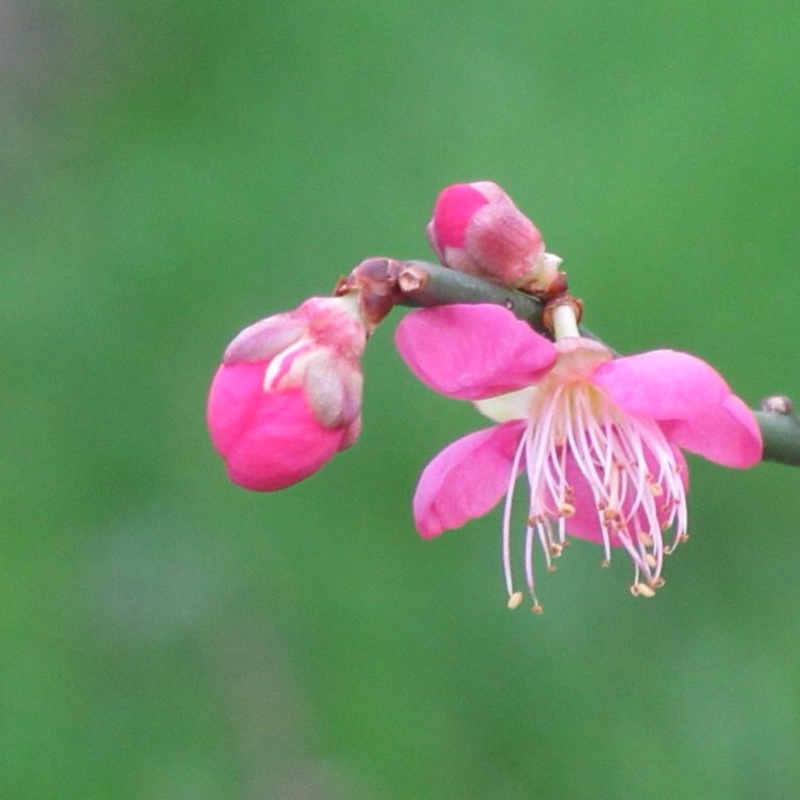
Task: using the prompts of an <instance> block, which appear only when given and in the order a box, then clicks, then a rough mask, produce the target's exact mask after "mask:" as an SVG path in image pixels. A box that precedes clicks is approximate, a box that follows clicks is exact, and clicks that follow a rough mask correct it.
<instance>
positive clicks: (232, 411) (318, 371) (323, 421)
mask: <svg viewBox="0 0 800 800" xmlns="http://www.w3.org/2000/svg"><path fill="white" fill-rule="evenodd" d="M367 328H368V326H367V324H366V323H365V321H364V319H363V318H362V316H361V312H360V310H359V302H358V296H357V293H351V294H346V295H344V296H341V297H312V298H310V299H309V300H306V301H305V302H304V303H303V304H302V305H301V306H299V307H298V308H297V309H295V310H294V311H290V312H288V313H284V314H276V315H274V316H272V317H268V318H267V319H264V320H261V321H260V322H256V323H255V324H254V325H251V326H250V327H248V328H245V330H243V331H242V332H241V333H240V334H239V335H238V336H237V337H236V338H235V339H234V340H233V341H232V342H231V344H230V345H229V346H228V348H227V349H226V351H225V355H224V357H223V363H222V366H220V368H219V369H218V370H217V373H216V375H215V376H214V380H213V382H212V384H211V391H210V393H209V397H208V411H207V419H208V429H209V433H210V435H211V441H212V442H213V444H214V446H215V447H216V449H217V450H218V451H219V453H220V455H221V456H222V457H223V458H224V459H225V463H226V466H227V468H228V475H229V477H230V479H231V480H232V481H233V482H234V483H236V484H238V485H240V486H243V487H244V488H246V489H253V490H255V491H274V490H276V489H283V488H285V487H287V486H290V485H292V484H294V483H297V482H298V481H301V480H303V479H304V478H307V477H308V476H309V475H312V474H313V473H314V472H316V471H317V470H318V469H319V468H320V467H322V466H323V465H324V464H325V463H326V462H327V461H329V460H330V459H331V458H332V457H333V456H334V455H335V454H336V453H337V452H338V451H340V450H344V449H345V448H347V447H349V446H350V445H352V444H353V443H354V442H355V440H356V439H357V438H358V434H359V431H360V429H361V394H362V383H363V377H362V372H361V366H360V359H361V355H362V354H363V352H364V346H365V343H366V339H367Z"/></svg>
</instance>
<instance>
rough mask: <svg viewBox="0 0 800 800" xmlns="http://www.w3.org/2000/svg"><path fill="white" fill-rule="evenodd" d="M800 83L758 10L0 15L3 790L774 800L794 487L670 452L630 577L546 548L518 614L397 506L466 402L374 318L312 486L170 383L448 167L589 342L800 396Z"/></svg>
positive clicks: (144, 7) (383, 226) (12, 10)
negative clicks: (266, 470)
mask: <svg viewBox="0 0 800 800" xmlns="http://www.w3.org/2000/svg"><path fill="white" fill-rule="evenodd" d="M799 98H800V5H798V4H796V3H789V2H764V0H750V2H733V3H723V2H719V0H717V1H716V2H703V1H702V0H670V1H669V2H666V0H649V2H647V3H641V4H637V3H630V2H620V1H619V0H617V2H606V3H595V2H590V0H567V1H566V2H561V3H554V2H540V1H539V0H534V1H533V2H529V3H510V2H496V3H488V4H484V3H479V2H465V3H456V2H445V0H432V2H430V3H428V4H420V3H412V2H408V0H396V1H395V2H393V3H369V2H365V0H361V1H360V2H359V0H349V1H347V0H346V1H345V2H336V0H332V1H331V2H324V0H295V2H292V3H289V2H279V0H273V1H272V2H262V3H257V2H241V1H240V0H234V1H233V2H227V3H217V2H204V1H201V2H195V3H180V2H176V0H165V1H164V2H161V3H147V2H145V3H136V4H134V3H110V2H100V0H97V1H96V2H83V3H72V4H69V3H55V2H53V3H48V2H43V1H39V0H34V1H33V2H32V1H31V0H27V1H23V0H16V2H15V0H4V1H3V2H0V104H1V107H0V146H1V148H2V149H1V152H2V159H1V160H0V180H1V181H2V184H1V185H2V192H0V208H2V225H0V334H2V341H3V347H2V349H0V364H2V373H1V374H2V376H3V379H2V391H0V442H2V448H1V449H0V532H2V543H3V544H2V555H1V556H0V570H1V574H0V630H2V639H1V640H0V678H1V679H2V684H1V685H0V691H1V692H2V701H0V702H1V706H0V797H2V798H3V800H6V799H7V798H8V799H12V800H16V799H17V798H20V799H22V798H53V799H54V800H57V799H59V798H77V797H80V798H84V799H88V798H135V799H136V800H204V798H209V799H210V800H217V799H226V798H237V799H238V798H241V799H242V800H256V799H258V800H260V799H262V798H281V800H282V799H283V798H289V799H290V800H318V799H319V800H331V799H332V800H339V799H340V798H341V799H342V800H350V798H369V799H371V798H376V799H377V800H380V799H382V798H387V799H388V800H395V799H400V800H405V799H406V798H444V799H446V800H449V799H450V798H459V799H461V798H464V799H466V800H473V799H475V800H477V799H478V798H493V799H496V800H522V799H523V798H534V797H536V798H586V797H609V798H612V797H638V798H664V797H670V798H701V797H702V798H752V797H754V796H761V797H765V798H767V797H769V798H788V797H796V796H798V793H799V792H800V639H799V638H798V629H799V627H800V590H799V589H798V581H797V579H796V576H797V569H796V567H797V564H798V555H800V545H798V537H797V532H798V520H799V519H800V499H799V498H800V495H798V491H797V486H798V483H797V481H798V477H800V473H798V472H797V471H796V470H793V469H791V468H788V467H780V466H777V465H773V464H767V465H762V466H760V467H757V468H756V469H754V470H752V471H749V472H737V471H726V470H723V469H722V468H719V467H715V466H713V465H709V464H706V463H704V462H701V461H700V460H699V459H692V461H691V467H692V470H693V472H692V481H693V484H692V494H691V498H690V501H691V517H692V522H691V533H692V541H691V542H690V543H689V544H688V545H687V546H685V547H682V548H680V549H679V551H678V553H676V555H675V556H673V557H672V558H671V559H670V561H669V563H668V568H667V578H668V586H667V587H666V589H665V590H663V591H662V592H660V593H659V596H658V598H657V599H655V600H653V601H641V600H634V599H633V598H631V597H630V596H629V594H628V590H627V587H628V583H629V581H630V566H629V564H628V563H627V561H626V559H625V558H624V557H620V558H617V559H616V561H615V563H614V565H613V566H612V569H611V570H602V571H601V570H600V569H598V564H599V560H600V554H599V552H598V551H597V549H596V548H594V547H591V546H588V545H586V546H584V545H583V544H582V543H577V544H576V545H575V546H574V547H573V548H572V549H571V550H570V552H569V554H568V557H567V558H565V559H563V560H562V562H561V566H560V569H559V572H558V574H557V575H553V576H550V575H546V574H545V575H543V576H542V581H541V598H542V601H543V603H544V606H545V613H544V615H543V616H541V617H535V616H533V615H531V614H530V613H528V612H526V611H525V610H524V609H520V610H519V611H517V612H515V613H511V612H509V611H507V610H506V608H505V596H504V591H503V584H502V578H501V569H500V561H499V514H498V513H497V512H495V513H494V514H492V515H490V516H488V517H486V518H485V519H483V520H479V521H477V522H474V523H472V524H471V525H469V526H467V527H466V528H465V529H464V530H463V531H459V532H454V533H451V534H449V535H446V536H444V537H442V538H441V539H439V540H437V541H433V542H424V541H422V540H420V539H419V538H418V537H417V535H416V533H415V531H414V528H413V525H412V520H411V516H410V509H409V506H410V497H411V494H412V491H413V488H414V485H415V481H416V478H417V476H418V474H419V471H420V469H421V468H422V466H423V465H424V464H425V463H426V460H427V459H428V458H429V457H431V456H432V455H433V454H434V452H436V451H437V450H438V449H439V448H440V447H441V446H443V445H444V444H445V443H447V442H449V441H450V440H452V439H454V438H456V437H457V436H459V435H462V434H464V433H466V432H468V431H470V430H473V429H476V428H478V427H480V426H482V425H483V424H484V423H483V421H482V420H481V419H480V418H479V417H478V415H477V414H475V412H474V411H473V410H472V409H471V407H469V405H468V404H458V403H453V402H448V401H446V400H444V399H443V398H440V397H438V396H435V395H433V394H432V393H431V392H429V391H428V390H426V389H425V388H424V387H423V386H421V385H420V384H418V383H415V381H414V380H412V378H411V376H410V374H409V373H408V372H407V371H406V369H405V367H404V366H403V364H402V363H401V361H400V359H399V358H398V356H397V355H396V354H395V352H394V350H393V347H392V328H393V326H394V320H393V319H391V318H390V319H389V320H388V321H387V323H386V324H385V325H384V326H383V327H382V328H381V329H379V330H378V331H377V333H376V335H375V336H374V338H373V340H372V342H371V344H370V347H369V349H368V352H367V356H366V364H365V368H366V373H367V384H366V397H365V408H364V433H363V436H362V441H361V442H360V444H359V446H358V447H356V448H354V449H353V450H350V451H348V452H347V453H345V454H344V455H342V456H340V457H337V458H336V459H335V460H334V461H333V462H332V463H331V465H330V466H329V467H328V468H326V469H325V470H323V471H322V472H321V473H319V474H318V475H316V476H314V477H313V478H312V479H310V480H309V481H308V482H306V483H304V484H301V485H299V486H296V487H293V488H292V489H290V490H287V491H285V492H283V493H279V494H275V495H257V494H249V493H247V492H244V491H242V490H240V489H237V488H236V487H233V486H231V485H230V484H229V483H228V482H227V480H226V478H225V475H224V470H223V466H222V463H221V461H220V460H219V459H218V458H217V456H216V454H215V453H214V452H213V451H212V449H211V447H210V445H209V443H208V441H207V436H206V431H205V425H204V403H205V394H206V390H207V386H208V382H209V379H210V377H211V375H212V373H213V371H214V369H215V367H216V364H217V362H218V359H219V357H220V354H221V351H222V349H223V347H224V346H225V344H226V343H227V341H228V340H229V339H230V338H231V337H232V336H233V335H234V334H235V333H236V332H237V331H238V330H239V329H240V328H242V327H244V325H246V324H249V323H250V322H252V321H254V320H255V319H257V318H259V317H262V316H266V315H268V314H270V313H273V312H276V311H279V310H285V309H289V308H293V307H295V306H296V305H298V304H299V302H300V301H302V300H303V299H304V298H305V297H307V296H309V295H311V294H325V293H328V292H329V291H330V290H331V288H332V286H333V284H334V282H335V280H336V278H337V277H338V276H339V275H341V274H343V273H345V272H347V271H348V270H349V269H350V267H351V266H352V265H353V264H355V263H356V262H358V261H359V260H361V259H362V258H364V257H367V256H369V255H375V254H387V255H393V256H397V257H430V251H429V249H428V247H427V244H426V241H425V238H424V233H423V227H424V224H425V223H426V221H427V219H428V216H429V213H430V208H431V206H432V203H433V200H434V198H435V196H436V194H437V192H438V191H439V190H440V189H441V188H442V187H443V186H445V185H446V184H448V183H453V182H457V181H464V180H475V179H493V180H496V181H498V182H499V183H501V184H502V185H503V186H504V187H505V188H506V189H507V190H508V191H509V192H510V193H511V195H512V196H513V197H514V198H515V200H516V201H517V203H518V204H519V205H520V207H521V208H523V209H524V210H525V211H526V212H527V213H528V214H529V215H530V216H531V217H532V218H533V219H534V220H535V221H536V222H537V223H538V224H539V226H540V227H541V229H542V230H543V232H544V234H545V237H546V240H547V243H548V247H549V249H550V250H552V251H554V252H557V253H558V254H560V255H561V256H562V257H564V258H565V260H566V268H567V269H568V271H569V274H570V278H571V284H572V286H573V287H574V289H575V291H576V293H577V294H578V295H579V296H581V297H583V299H584V300H585V302H586V309H587V312H586V321H587V324H589V325H590V327H592V328H593V329H594V330H595V331H596V332H597V333H599V334H600V335H602V336H604V337H605V338H606V339H607V340H608V341H609V342H611V343H613V345H614V346H615V347H616V348H618V349H619V350H621V351H625V352H630V351H635V350H641V349H647V348H651V347H657V346H665V345H667V346H672V347H675V348H681V349H687V350H691V351H693V352H696V353H698V354H700V355H702V356H703V357H705V358H706V359H708V360H709V361H710V362H712V363H713V364H714V365H716V366H717V367H718V369H720V371H722V372H723V373H724V374H725V375H726V377H727V378H728V380H729V381H730V383H731V384H732V385H733V386H734V388H735V389H736V390H737V391H738V392H739V393H740V394H741V395H742V396H743V397H744V398H745V399H746V400H747V401H748V402H749V403H751V404H756V403H757V402H758V400H759V398H760V397H761V396H763V395H765V394H770V393H778V392H783V393H788V394H795V395H798V396H800V377H798V372H797V370H796V363H797V355H796V354H797V343H798V337H800V313H798V312H799V309H798V302H799V301H800V273H799V271H798V268H797V254H798V250H799V249H800V224H799V223H800V219H798V216H799V215H798V205H799V203H798V201H800V148H799V147H798V144H799V143H800V103H798V99H799Z"/></svg>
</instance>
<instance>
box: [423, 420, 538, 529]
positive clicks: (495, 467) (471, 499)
mask: <svg viewBox="0 0 800 800" xmlns="http://www.w3.org/2000/svg"><path fill="white" fill-rule="evenodd" d="M524 429H525V426H524V423H522V422H516V421H514V422H506V423H504V424H503V425H497V426H495V427H492V428H487V429H485V430H482V431H476V432H475V433H471V434H469V435H468V436H464V437H463V438H461V439H458V440H456V441H455V442H453V443H452V444H451V445H449V446H448V447H446V448H445V449H444V450H442V452H441V453H439V454H438V455H437V456H436V457H435V458H434V459H433V461H431V462H430V464H428V466H427V467H425V470H424V471H423V473H422V477H421V478H420V480H419V485H418V486H417V491H416V494H415V495H414V519H415V521H416V524H417V529H418V530H419V532H420V534H421V535H422V536H424V537H426V538H433V537H434V536H438V535H439V534H440V533H442V532H444V531H446V530H451V529H453V528H459V527H461V525H463V524H464V523H465V522H467V521H468V520H470V519H474V518H475V517H480V516H483V514H485V513H486V512H487V511H489V510H490V509H492V508H493V507H494V506H495V505H496V504H497V503H498V501H499V500H500V498H501V497H503V495H505V493H506V491H507V490H508V485H509V482H510V481H511V480H512V477H511V464H512V462H513V460H514V451H515V449H516V447H517V445H518V444H519V441H520V437H521V436H522V433H523V431H524Z"/></svg>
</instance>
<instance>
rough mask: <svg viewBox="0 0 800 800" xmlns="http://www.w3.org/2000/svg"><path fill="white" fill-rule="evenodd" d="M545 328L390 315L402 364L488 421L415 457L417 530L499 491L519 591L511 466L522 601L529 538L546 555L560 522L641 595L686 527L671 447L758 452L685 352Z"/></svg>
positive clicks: (736, 410)
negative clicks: (423, 461)
mask: <svg viewBox="0 0 800 800" xmlns="http://www.w3.org/2000/svg"><path fill="white" fill-rule="evenodd" d="M573 319H574V318H573ZM574 331H575V333H577V327H575V328H574ZM556 333H557V336H556V338H557V341H556V342H555V343H553V342H550V341H549V340H547V339H545V338H544V337H543V336H540V335H539V334H537V333H535V332H534V331H533V330H531V328H530V327H528V325H526V324H525V323H523V322H521V321H520V320H517V319H516V318H515V317H514V316H513V315H512V314H511V313H510V312H509V311H507V310H506V309H504V308H502V307H500V306H490V305H456V306H442V307H438V308H430V309H424V310H421V311H415V312H413V313H411V314H409V315H408V316H407V317H406V318H405V319H404V320H403V321H402V322H401V323H400V326H399V327H398V330H397V338H396V341H397V347H398V349H399V351H400V353H401V355H402V356H403V358H404V359H405V361H406V363H407V364H408V365H409V367H410V368H411V370H412V372H414V374H415V375H416V376H417V377H418V378H419V379H420V380H422V381H423V382H424V383H426V384H427V385H428V386H430V387H431V388H432V389H434V390H436V391H438V392H440V393H442V394H444V395H446V396H448V397H454V398H459V399H464V400H471V401H473V402H475V405H476V406H477V408H478V410H479V411H481V412H482V413H484V414H485V415H487V416H489V417H490V418H491V419H493V420H495V421H496V422H497V423H499V424H497V425H495V426H494V427H491V428H488V429H485V430H480V431H477V432H475V433H471V434H469V435H468V436H465V437H463V438H462V439H459V440H457V441H456V442H454V443H453V444H451V445H450V446H448V447H446V448H445V449H444V450H443V451H442V452H441V453H439V454H438V455H437V456H436V457H435V458H434V459H433V461H431V462H430V463H429V464H428V466H427V467H426V468H425V470H424V472H423V474H422V477H421V479H420V482H419V485H418V487H417V491H416V495H415V497H414V517H415V520H416V524H417V528H418V529H419V532H420V533H421V534H422V536H425V537H434V536H438V535H439V534H440V533H442V532H443V531H446V530H449V529H452V528H457V527H459V526H461V525H463V524H464V523H465V522H467V521H468V520H470V519H473V518H475V517H479V516H481V515H483V514H485V513H486V512H488V511H489V510H490V509H491V508H493V507H494V506H495V505H496V504H497V503H498V502H499V501H500V500H501V499H503V498H504V497H505V507H504V513H503V564H504V569H505V578H506V586H507V590H508V595H509V606H510V607H516V606H517V605H519V603H520V602H521V600H522V594H521V593H520V592H518V591H516V590H515V588H514V582H513V576H512V569H511V541H510V540H511V506H512V497H513V494H514V486H515V483H516V479H517V477H518V475H520V474H524V475H525V476H526V478H527V482H528V487H529V490H530V493H529V494H530V496H529V501H528V508H527V515H526V516H527V524H526V536H525V543H524V565H525V575H526V583H527V585H528V587H529V589H530V592H531V595H532V597H533V601H534V610H537V611H538V610H540V606H539V603H538V600H537V599H536V593H535V591H534V576H533V546H534V543H535V541H536V540H537V539H538V541H539V543H540V544H541V547H542V549H543V551H544V558H545V561H546V563H547V565H548V567H551V560H552V558H553V557H555V556H558V555H560V554H561V551H562V549H563V548H564V546H565V545H566V544H567V543H568V540H567V538H566V536H567V534H569V535H571V536H576V537H579V538H583V539H588V540H590V541H594V542H597V543H599V544H601V545H602V547H603V550H604V561H605V562H606V563H607V562H608V561H609V560H610V558H611V550H612V548H613V547H623V548H624V549H625V550H626V551H627V552H628V554H629V556H630V557H631V559H632V561H633V563H634V566H635V577H634V581H633V586H632V592H633V593H634V594H637V595H640V596H647V597H650V596H652V595H653V593H654V591H655V589H657V588H658V587H659V586H661V585H662V583H663V578H662V577H661V571H662V565H663V560H664V556H665V555H667V554H668V553H670V552H671V551H672V549H673V548H674V546H675V545H676V544H677V543H678V542H679V541H681V540H682V539H685V538H686V535H687V507H686V491H687V486H688V471H687V467H686V463H685V461H684V459H683V456H682V454H681V452H680V450H679V448H683V449H685V450H689V451H691V452H694V453H698V454H700V455H702V456H704V457H706V458H708V459H710V460H711V461H715V462H717V463H719V464H722V465H724V466H729V467H749V466H751V465H753V464H755V463H757V462H758V461H759V460H760V459H761V453H762V445H761V435H760V432H759V428H758V425H757V423H756V420H755V417H754V416H753V414H752V412H751V411H750V410H749V409H748V408H747V406H746V405H745V404H744V403H743V402H742V400H740V399H739V398H738V397H737V396H736V395H734V394H733V393H732V392H731V390H730V388H729V387H728V385H727V384H726V383H725V381H724V380H723V378H722V377H721V376H720V375H719V374H718V373H717V372H716V371H715V370H714V369H713V368H712V367H710V366H709V365H708V364H706V363H705V362H703V361H701V360H700V359H698V358H696V357H694V356H691V355H688V354H687V353H681V352H676V351H673V350H655V351H652V352H648V353H642V354H639V355H634V356H629V357H625V358H613V356H612V354H611V352H610V351H609V350H608V349H607V348H606V347H605V346H603V345H601V344H599V343H598V342H595V341H593V340H590V339H586V338H583V337H580V336H577V335H567V336H564V337H559V336H558V328H557V329H556ZM537 363H538V364H539V369H538V370H537V368H536V364H537ZM669 530H671V531H672V537H671V540H670V541H669V542H667V541H666V532H667V531H669Z"/></svg>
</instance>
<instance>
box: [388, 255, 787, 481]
mask: <svg viewBox="0 0 800 800" xmlns="http://www.w3.org/2000/svg"><path fill="white" fill-rule="evenodd" d="M397 263H398V266H399V268H400V269H399V277H398V278H397V286H396V289H395V290H396V292H397V294H396V299H395V302H396V303H397V304H398V305H405V306H425V307H427V306H441V305H451V304H453V303H493V304H495V305H501V306H504V307H505V308H507V309H508V310H509V311H511V313H512V314H514V315H515V316H517V317H518V318H519V319H521V320H524V321H525V322H528V323H529V324H530V325H531V327H532V328H534V329H535V330H537V331H538V332H539V333H542V334H544V335H546V336H548V337H550V338H552V333H551V332H550V331H548V330H547V329H546V328H545V327H544V325H543V324H542V314H543V311H544V304H543V303H542V302H541V300H539V299H538V298H536V297H533V296H531V295H529V294H525V293H524V292H518V291H516V290H514V289H508V288H506V287H504V286H499V285H497V284H494V283H490V282H488V281H485V280H482V279H481V278H476V277H475V276H474V275H467V274H465V273H462V272H456V271H455V270H452V269H448V268H447V267H443V266H440V265H439V264H430V263H428V262H427V261H400V262H397ZM580 333H581V335H582V336H586V337H588V338H591V339H597V338H598V337H596V336H595V335H594V334H592V333H591V332H590V331H588V330H587V329H586V328H585V327H584V326H582V325H581V326H580ZM754 413H755V416H756V420H757V421H758V425H759V427H760V428H761V435H762V438H763V440H764V456H763V458H764V460H765V461H775V462H778V463H780V464H789V465H791V466H796V467H798V466H800V418H798V417H797V416H796V415H795V414H794V413H791V412H789V413H780V412H779V411H755V412H754Z"/></svg>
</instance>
